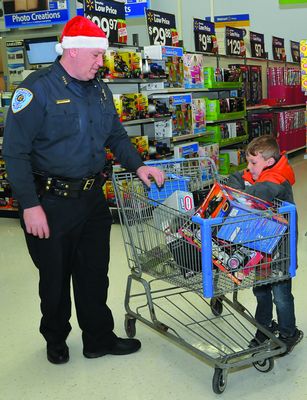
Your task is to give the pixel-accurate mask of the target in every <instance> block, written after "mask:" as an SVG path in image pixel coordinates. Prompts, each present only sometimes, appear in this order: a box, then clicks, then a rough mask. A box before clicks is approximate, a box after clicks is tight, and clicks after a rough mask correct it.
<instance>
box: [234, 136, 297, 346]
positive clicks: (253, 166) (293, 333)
mask: <svg viewBox="0 0 307 400" xmlns="http://www.w3.org/2000/svg"><path fill="white" fill-rule="evenodd" d="M246 159H247V162H248V169H247V170H244V171H243V172H242V171H241V172H235V173H234V174H232V175H231V176H230V177H229V180H228V183H227V184H228V185H229V186H231V187H233V188H235V189H239V190H242V191H244V192H246V193H249V194H251V195H252V196H256V197H259V198H261V199H263V200H267V201H273V200H274V199H279V200H284V201H287V202H290V203H294V199H293V192H292V185H293V184H294V182H295V177H294V172H293V169H292V167H291V166H290V164H289V163H288V159H287V157H286V156H285V155H283V154H280V150H279V146H278V144H277V142H276V140H275V139H274V138H273V137H272V136H268V135H265V136H260V137H257V138H255V139H253V140H252V141H251V142H250V143H249V144H248V146H247V148H246ZM291 283H292V282H291V279H287V280H284V281H280V282H276V283H273V284H267V285H262V286H255V287H254V288H253V292H254V294H255V296H256V298H257V308H256V315H255V319H256V321H257V322H258V323H260V324H261V325H263V326H264V327H265V328H266V329H268V330H269V331H271V332H273V333H277V331H279V339H280V340H282V341H283V342H284V343H285V344H286V346H287V350H286V352H285V354H288V353H290V352H291V351H292V349H293V348H294V346H295V345H296V344H298V343H299V342H300V341H301V340H302V338H303V336H304V333H303V332H302V331H301V330H299V329H297V327H296V324H295V313H294V297H293V295H292V292H291ZM273 296H274V303H275V306H276V313H277V319H278V325H277V324H276V322H275V321H274V320H273V319H272V318H273ZM267 339H268V338H267V336H266V335H265V334H264V333H262V332H261V331H259V330H257V332H256V335H255V337H254V339H252V341H251V343H250V346H251V347H252V346H257V345H258V344H259V343H262V342H264V341H265V340H267Z"/></svg>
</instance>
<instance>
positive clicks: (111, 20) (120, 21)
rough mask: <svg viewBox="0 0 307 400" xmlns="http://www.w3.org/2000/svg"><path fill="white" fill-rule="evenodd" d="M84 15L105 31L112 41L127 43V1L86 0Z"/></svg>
mask: <svg viewBox="0 0 307 400" xmlns="http://www.w3.org/2000/svg"><path fill="white" fill-rule="evenodd" d="M84 15H85V16H86V17H87V18H89V19H90V20H91V21H93V22H94V23H95V24H96V25H98V26H99V28H101V29H102V30H103V31H104V32H105V34H106V36H107V38H108V39H109V42H110V43H124V44H126V43H127V39H128V35H127V25H126V20H125V3H119V2H117V1H112V0H108V1H101V0H99V1H98V0H86V2H85V4H84Z"/></svg>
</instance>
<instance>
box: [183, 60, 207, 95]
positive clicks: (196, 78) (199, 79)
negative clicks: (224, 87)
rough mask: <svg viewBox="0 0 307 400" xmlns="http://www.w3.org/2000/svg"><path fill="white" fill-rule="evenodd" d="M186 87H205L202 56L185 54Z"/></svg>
mask: <svg viewBox="0 0 307 400" xmlns="http://www.w3.org/2000/svg"><path fill="white" fill-rule="evenodd" d="M183 67H184V87H185V88H186V89H195V88H203V87H204V73H203V68H204V56H203V55H202V54H184V55H183Z"/></svg>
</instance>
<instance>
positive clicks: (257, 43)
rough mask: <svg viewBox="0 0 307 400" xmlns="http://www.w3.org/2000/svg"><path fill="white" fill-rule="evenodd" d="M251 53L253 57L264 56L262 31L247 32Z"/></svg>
mask: <svg viewBox="0 0 307 400" xmlns="http://www.w3.org/2000/svg"><path fill="white" fill-rule="evenodd" d="M249 38H250V45H251V55H252V57H254V58H265V50H264V35H263V34H262V33H256V32H249Z"/></svg>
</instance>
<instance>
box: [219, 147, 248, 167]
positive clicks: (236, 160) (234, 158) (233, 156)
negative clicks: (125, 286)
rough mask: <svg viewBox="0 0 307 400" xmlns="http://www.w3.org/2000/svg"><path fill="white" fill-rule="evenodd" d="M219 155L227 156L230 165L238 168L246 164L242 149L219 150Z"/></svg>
mask: <svg viewBox="0 0 307 400" xmlns="http://www.w3.org/2000/svg"><path fill="white" fill-rule="evenodd" d="M220 153H221V154H225V153H226V154H229V161H230V164H233V165H236V166H239V165H240V164H243V163H245V162H246V155H245V150H244V149H221V150H220Z"/></svg>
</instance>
